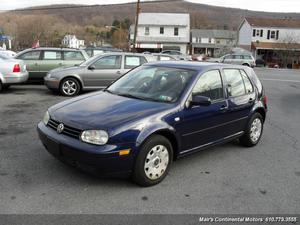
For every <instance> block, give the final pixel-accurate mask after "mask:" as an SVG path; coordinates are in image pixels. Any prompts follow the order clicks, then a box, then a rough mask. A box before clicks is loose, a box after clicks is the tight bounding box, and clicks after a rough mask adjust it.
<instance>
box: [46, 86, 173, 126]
mask: <svg viewBox="0 0 300 225" xmlns="http://www.w3.org/2000/svg"><path fill="white" fill-rule="evenodd" d="M171 107H172V104H167V103H160V102H151V101H143V100H138V99H132V98H127V97H122V96H118V95H113V94H110V93H107V92H103V91H101V92H97V94H90V95H87V96H83V97H82V96H81V97H79V98H77V99H73V100H71V101H70V100H69V101H66V102H63V103H59V104H58V105H56V106H54V107H51V108H50V109H49V112H50V116H51V118H53V119H54V120H57V121H59V122H62V123H64V124H66V125H68V126H71V127H74V128H78V129H81V130H85V129H106V130H110V129H113V128H116V127H119V126H122V125H124V124H127V123H128V122H133V121H136V120H139V119H143V118H145V117H147V116H151V115H154V114H156V113H159V112H162V111H164V110H167V109H170V108H171Z"/></svg>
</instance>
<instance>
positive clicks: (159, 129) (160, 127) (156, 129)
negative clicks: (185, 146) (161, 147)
mask: <svg viewBox="0 0 300 225" xmlns="http://www.w3.org/2000/svg"><path fill="white" fill-rule="evenodd" d="M163 132H168V133H170V134H172V135H173V136H174V137H175V138H176V140H178V138H177V135H176V130H175V129H174V127H172V126H170V125H169V124H167V123H154V124H151V126H147V127H145V128H144V129H143V130H141V132H140V133H139V135H138V137H137V139H136V146H137V147H139V146H141V145H142V144H143V143H144V142H145V140H146V139H148V138H149V137H150V136H151V135H153V134H155V133H163Z"/></svg>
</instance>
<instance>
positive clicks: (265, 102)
mask: <svg viewBox="0 0 300 225" xmlns="http://www.w3.org/2000/svg"><path fill="white" fill-rule="evenodd" d="M263 101H264V104H265V105H267V104H268V97H267V96H266V95H265V96H264V99H263Z"/></svg>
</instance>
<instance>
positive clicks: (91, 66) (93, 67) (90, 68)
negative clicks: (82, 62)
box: [88, 65, 96, 70]
mask: <svg viewBox="0 0 300 225" xmlns="http://www.w3.org/2000/svg"><path fill="white" fill-rule="evenodd" d="M94 69H96V67H95V66H94V65H90V66H89V67H88V70H94Z"/></svg>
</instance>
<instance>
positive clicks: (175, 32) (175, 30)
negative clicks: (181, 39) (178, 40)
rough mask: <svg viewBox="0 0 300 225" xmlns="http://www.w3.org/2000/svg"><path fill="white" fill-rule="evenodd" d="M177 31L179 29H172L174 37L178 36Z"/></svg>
mask: <svg viewBox="0 0 300 225" xmlns="http://www.w3.org/2000/svg"><path fill="white" fill-rule="evenodd" d="M178 31H179V28H178V27H175V28H174V36H178Z"/></svg>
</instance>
